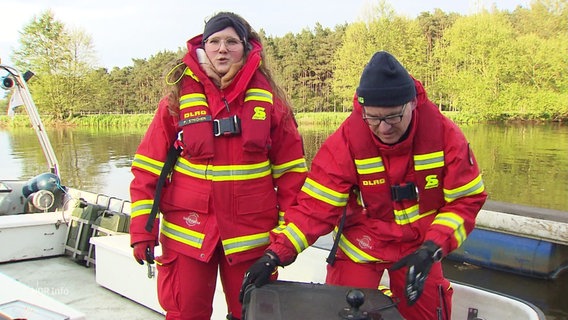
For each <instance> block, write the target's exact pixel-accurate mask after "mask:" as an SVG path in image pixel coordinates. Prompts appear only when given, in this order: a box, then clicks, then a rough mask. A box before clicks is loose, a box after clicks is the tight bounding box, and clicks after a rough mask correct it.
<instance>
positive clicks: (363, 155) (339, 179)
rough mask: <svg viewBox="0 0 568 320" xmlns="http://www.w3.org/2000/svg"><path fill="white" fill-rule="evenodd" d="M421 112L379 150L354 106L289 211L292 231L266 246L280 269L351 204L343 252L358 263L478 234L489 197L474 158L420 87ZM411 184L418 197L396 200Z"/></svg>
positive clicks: (448, 246) (447, 245) (448, 247)
mask: <svg viewBox="0 0 568 320" xmlns="http://www.w3.org/2000/svg"><path fill="white" fill-rule="evenodd" d="M416 90H417V99H418V102H417V108H416V109H415V110H414V111H413V120H412V122H411V124H410V127H409V130H410V131H409V133H408V137H407V138H406V139H405V140H403V141H402V142H400V143H398V144H396V145H391V146H389V145H385V144H382V143H381V142H380V141H379V140H378V139H376V137H375V136H374V134H373V133H372V131H371V130H370V128H369V127H368V125H367V124H366V123H365V122H364V121H363V119H362V116H361V107H360V106H359V105H358V104H357V102H356V99H355V100H354V103H355V109H354V111H353V113H352V114H351V115H350V117H349V118H348V119H347V120H346V121H345V122H344V123H343V124H342V125H341V126H340V128H339V129H338V130H337V131H336V132H334V133H333V134H332V135H331V136H330V137H329V138H328V139H327V140H326V141H325V142H324V144H323V145H322V147H321V148H320V150H319V151H318V153H317V154H316V156H315V158H314V160H313V162H312V167H311V170H310V173H309V175H308V178H307V179H306V182H305V183H304V186H303V187H302V191H301V192H300V194H299V195H298V205H296V206H294V207H292V208H290V209H289V210H287V212H286V222H287V227H286V229H284V230H279V232H278V233H277V234H274V239H273V244H272V245H271V246H270V247H269V249H271V250H272V251H274V252H275V253H276V254H277V255H278V256H279V257H280V259H281V261H282V262H283V263H287V262H290V261H292V260H293V258H294V257H295V256H296V255H297V254H298V253H299V252H301V251H302V250H303V249H305V248H306V247H307V246H308V245H311V244H312V243H313V242H315V241H316V240H317V238H318V237H319V236H322V235H325V234H327V233H329V232H331V231H332V230H334V229H335V230H337V228H336V225H337V224H338V221H339V220H340V218H341V216H342V214H343V211H344V208H345V207H346V206H347V211H346V212H347V218H346V222H345V226H344V229H343V233H342V236H341V238H340V242H339V248H340V249H341V250H342V251H343V253H344V254H345V255H347V256H348V257H349V258H350V259H351V260H353V261H355V262H360V263H364V262H393V261H397V260H399V259H400V258H402V257H403V256H405V255H406V254H409V253H411V252H412V251H414V250H415V249H416V248H417V247H418V246H420V245H421V244H422V243H423V242H424V241H425V240H432V241H434V242H435V243H437V244H438V245H440V246H441V247H442V249H443V251H444V253H445V254H448V253H449V252H451V251H453V250H454V249H456V248H457V247H459V246H460V245H461V243H462V242H463V241H464V240H465V238H466V237H467V235H468V234H469V233H470V232H471V230H473V228H474V224H475V217H476V215H477V213H478V212H479V210H480V209H481V207H482V205H483V203H484V202H485V199H486V197H487V195H486V193H485V188H484V185H483V181H482V179H481V175H480V173H479V169H478V166H477V163H476V161H475V158H474V156H473V154H472V152H471V150H470V148H469V144H468V142H467V140H466V139H465V137H464V136H463V134H462V132H461V131H460V130H459V128H458V127H457V126H456V125H455V124H454V123H453V122H451V121H450V120H449V119H447V118H446V117H444V116H443V115H442V114H441V113H440V112H439V111H438V110H437V108H436V106H435V105H434V104H433V103H432V102H430V101H429V100H428V99H427V97H426V93H425V91H424V88H423V87H422V84H421V83H420V82H418V81H416ZM408 182H412V183H414V185H416V187H417V189H418V199H415V200H402V201H394V200H393V198H392V195H391V187H392V186H394V185H401V184H406V183H408Z"/></svg>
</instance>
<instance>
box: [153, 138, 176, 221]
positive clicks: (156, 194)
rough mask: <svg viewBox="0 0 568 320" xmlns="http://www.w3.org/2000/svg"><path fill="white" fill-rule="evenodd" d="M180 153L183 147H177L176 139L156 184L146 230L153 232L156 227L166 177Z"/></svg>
mask: <svg viewBox="0 0 568 320" xmlns="http://www.w3.org/2000/svg"><path fill="white" fill-rule="evenodd" d="M180 153H181V147H177V146H176V143H175V141H174V143H172V146H171V147H170V150H168V155H167V157H166V162H165V163H164V167H162V172H160V178H159V179H158V183H157V184H156V191H155V192H154V203H153V204H152V210H151V211H150V214H149V215H148V221H147V222H146V231H148V232H152V229H153V228H154V220H156V216H157V215H158V207H159V205H160V198H161V196H162V188H163V187H164V183H165V182H166V178H167V177H168V175H169V174H170V173H171V172H172V170H173V168H174V165H175V164H176V160H177V158H178V156H179V154H180Z"/></svg>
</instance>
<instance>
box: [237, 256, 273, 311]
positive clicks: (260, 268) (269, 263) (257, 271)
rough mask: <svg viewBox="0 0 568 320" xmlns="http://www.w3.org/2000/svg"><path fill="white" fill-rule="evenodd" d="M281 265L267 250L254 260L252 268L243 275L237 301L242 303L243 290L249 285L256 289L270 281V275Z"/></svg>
mask: <svg viewBox="0 0 568 320" xmlns="http://www.w3.org/2000/svg"><path fill="white" fill-rule="evenodd" d="M279 265H281V264H280V259H279V258H278V256H277V255H276V254H275V253H274V252H272V251H270V250H267V251H266V252H265V253H264V255H263V256H262V257H260V259H258V260H256V262H255V263H253V265H252V266H250V268H249V269H248V270H247V272H246V273H245V277H244V279H243V284H242V286H241V291H240V293H239V301H240V302H241V303H242V302H243V298H244V295H245V290H246V288H247V287H248V286H249V285H252V284H254V285H255V286H256V287H257V288H259V287H262V286H263V285H265V284H267V283H268V281H269V280H270V275H271V274H272V273H273V272H274V271H275V270H276V268H277V267H278V266H279Z"/></svg>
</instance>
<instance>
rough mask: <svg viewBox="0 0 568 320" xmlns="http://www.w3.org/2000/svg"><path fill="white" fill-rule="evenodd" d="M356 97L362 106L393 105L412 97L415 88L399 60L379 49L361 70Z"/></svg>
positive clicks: (405, 101) (401, 103)
mask: <svg viewBox="0 0 568 320" xmlns="http://www.w3.org/2000/svg"><path fill="white" fill-rule="evenodd" d="M357 97H358V98H357V99H358V101H359V103H360V104H361V105H362V106H375V107H395V106H400V105H403V104H405V103H407V102H408V101H410V100H412V99H414V97H416V89H415V88H414V80H412V78H411V77H410V75H409V74H408V71H406V69H404V67H403V66H402V65H401V64H400V62H398V60H396V58H395V57H393V56H392V55H391V54H390V53H388V52H386V51H379V52H377V53H375V54H374V55H373V57H372V58H371V61H369V63H368V64H367V65H366V66H365V69H364V70H363V74H362V75H361V80H360V81H359V87H358V88H357Z"/></svg>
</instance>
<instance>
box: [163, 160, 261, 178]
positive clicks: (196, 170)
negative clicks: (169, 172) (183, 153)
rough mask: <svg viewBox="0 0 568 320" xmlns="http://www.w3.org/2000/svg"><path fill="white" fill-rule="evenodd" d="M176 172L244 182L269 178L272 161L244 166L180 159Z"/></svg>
mask: <svg viewBox="0 0 568 320" xmlns="http://www.w3.org/2000/svg"><path fill="white" fill-rule="evenodd" d="M174 170H175V171H177V172H179V173H182V174H184V175H187V176H190V177H194V178H197V179H203V180H212V181H243V180H253V179H258V178H263V177H266V176H269V175H270V173H271V170H270V161H268V160H266V161H264V162H260V163H253V164H243V165H224V166H214V165H202V164H195V163H192V162H190V161H188V160H187V159H185V158H178V162H177V163H176V165H175V167H174Z"/></svg>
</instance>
